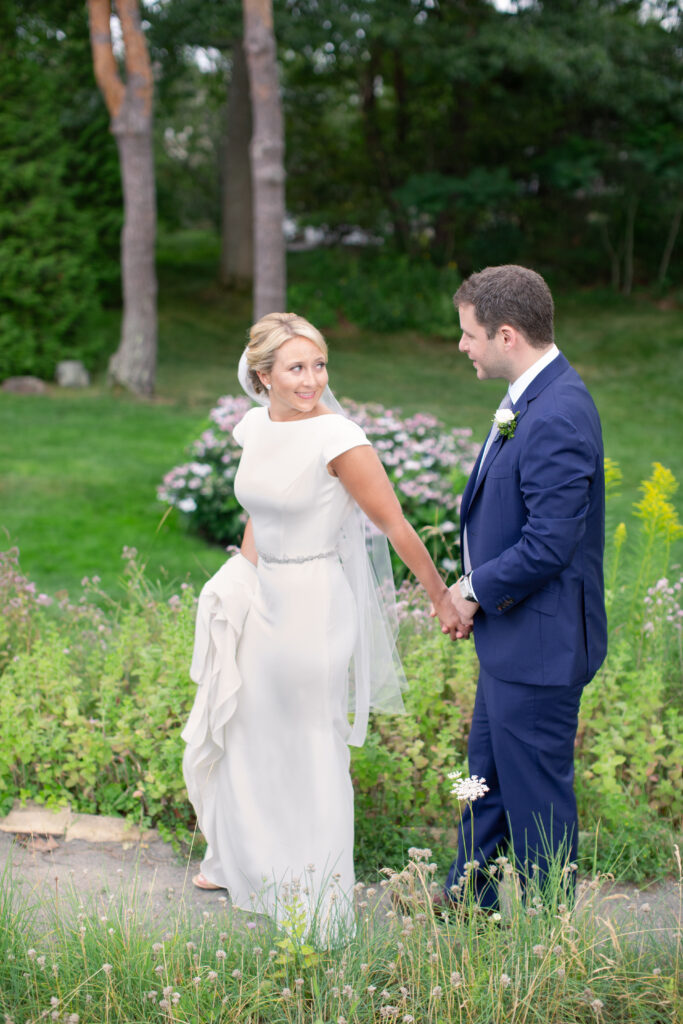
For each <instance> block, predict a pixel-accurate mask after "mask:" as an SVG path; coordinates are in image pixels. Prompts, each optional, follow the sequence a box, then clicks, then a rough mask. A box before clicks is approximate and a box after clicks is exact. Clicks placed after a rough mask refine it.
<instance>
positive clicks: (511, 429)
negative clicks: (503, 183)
mask: <svg viewBox="0 0 683 1024" xmlns="http://www.w3.org/2000/svg"><path fill="white" fill-rule="evenodd" d="M518 416H519V413H518V412H513V411H512V409H496V412H495V415H494V417H493V422H494V423H495V424H496V426H497V427H498V433H499V434H500V435H501V437H506V438H508V440H510V441H511V440H512V438H513V437H514V436H515V430H516V429H517V417H518Z"/></svg>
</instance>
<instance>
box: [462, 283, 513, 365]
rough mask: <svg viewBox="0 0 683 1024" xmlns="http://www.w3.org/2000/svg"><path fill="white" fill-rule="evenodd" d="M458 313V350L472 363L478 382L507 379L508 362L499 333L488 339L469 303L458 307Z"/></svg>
mask: <svg viewBox="0 0 683 1024" xmlns="http://www.w3.org/2000/svg"><path fill="white" fill-rule="evenodd" d="M458 313H459V314H460V329H461V330H462V337H461V339H460V344H459V345H458V348H459V349H460V351H461V352H464V353H465V355H466V356H467V357H468V358H469V359H470V360H471V361H472V365H473V366H474V368H475V370H476V371H477V377H478V378H479V380H492V379H493V378H496V377H507V369H508V367H507V362H508V361H507V358H506V353H505V349H504V342H503V336H502V334H501V332H500V331H496V333H495V334H494V336H493V337H492V338H489V337H488V336H487V334H486V328H485V327H484V326H483V325H482V324H480V323H479V321H478V320H477V317H476V315H475V312H474V306H473V305H472V304H471V303H469V302H467V303H465V304H464V305H462V306H458Z"/></svg>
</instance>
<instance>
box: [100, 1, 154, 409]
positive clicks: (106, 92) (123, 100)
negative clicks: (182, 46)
mask: <svg viewBox="0 0 683 1024" xmlns="http://www.w3.org/2000/svg"><path fill="white" fill-rule="evenodd" d="M115 3H116V12H117V14H118V16H119V20H120V22H121V30H122V33H123V42H124V47H125V67H126V81H125V83H124V82H123V81H122V80H121V76H120V74H119V69H118V65H117V62H116V58H115V56H114V53H113V50H112V43H111V31H110V17H111V6H110V0H88V12H89V17H90V42H91V48H92V55H93V66H94V71H95V79H96V81H97V84H98V86H99V88H100V91H101V92H102V95H103V96H104V100H105V103H106V104H107V109H108V111H109V116H110V118H111V131H112V134H113V135H114V137H115V139H116V144H117V147H118V151H119V162H120V165H121V180H122V186H123V204H124V217H123V231H122V234H121V276H122V281H123V321H122V325H121V339H120V343H119V347H118V349H117V350H116V352H115V353H114V355H113V356H112V357H111V359H110V361H109V378H110V381H112V382H113V383H116V384H120V385H122V386H123V387H125V388H127V389H128V390H130V391H133V392H135V393H136V394H141V395H149V394H151V393H152V392H153V391H154V382H155V377H156V357H157V280H156V267H155V262H154V246H155V240H156V194H155V181H154V153H153V146H152V100H153V94H154V82H153V79H152V67H151V64H150V60H149V53H148V50H147V43H146V41H145V36H144V33H143V31H142V26H141V24H140V8H139V0H115Z"/></svg>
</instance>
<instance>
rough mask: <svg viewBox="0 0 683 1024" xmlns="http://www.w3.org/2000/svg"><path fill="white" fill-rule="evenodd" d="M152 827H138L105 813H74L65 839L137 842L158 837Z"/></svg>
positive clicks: (148, 840) (69, 840) (93, 841)
mask: <svg viewBox="0 0 683 1024" xmlns="http://www.w3.org/2000/svg"><path fill="white" fill-rule="evenodd" d="M158 838H159V837H158V834H157V833H156V832H155V831H154V829H140V828H138V827H137V825H132V824H131V823H130V822H128V821H125V820H124V819H123V818H116V817H114V816H113V815H106V814H74V815H72V816H71V820H70V822H69V824H68V825H67V829H66V841H67V843H70V842H72V840H74V839H83V840H85V841H86V842H88V843H139V842H142V841H144V842H150V841H151V840H154V839H158Z"/></svg>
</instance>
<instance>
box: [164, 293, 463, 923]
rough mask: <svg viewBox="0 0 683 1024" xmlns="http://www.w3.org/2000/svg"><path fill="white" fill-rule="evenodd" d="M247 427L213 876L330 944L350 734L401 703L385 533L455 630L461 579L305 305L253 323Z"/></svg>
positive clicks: (191, 778)
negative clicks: (370, 434) (356, 412)
mask: <svg viewBox="0 0 683 1024" xmlns="http://www.w3.org/2000/svg"><path fill="white" fill-rule="evenodd" d="M239 376H240V382H241V383H242V386H243V387H244V388H245V390H246V391H247V393H248V394H249V395H250V396H251V397H252V398H254V399H255V400H256V401H257V402H259V403H260V404H259V407H255V408H252V409H250V411H249V412H248V413H247V414H246V415H245V416H244V418H243V419H242V420H241V422H240V423H238V425H237V426H236V427H235V430H234V437H235V439H236V441H237V442H238V443H239V444H240V445H241V446H242V449H243V451H242V457H241V460H240V464H239V468H238V471H237V475H236V477H235V495H236V497H237V498H238V500H239V502H240V504H241V505H242V506H243V507H244V508H245V509H246V511H247V512H248V514H249V520H248V522H247V525H246V528H245V531H244V539H243V542H242V548H241V554H239V555H236V556H235V557H234V558H231V559H230V560H229V561H228V562H226V564H225V565H224V566H223V567H222V569H220V570H219V572H218V573H217V574H216V575H215V576H214V577H213V578H212V579H211V580H209V581H208V583H207V584H206V585H205V586H204V588H203V590H202V593H201V596H200V600H199V607H198V615H197V626H196V636H195V650H194V655H193V660H192V667H191V676H192V678H193V679H194V680H195V682H197V683H198V684H199V686H198V690H197V696H196V700H195V704H194V706H193V709H192V713H191V715H190V719H189V721H188V724H187V726H186V728H185V730H184V732H183V739H184V740H185V741H186V743H187V747H186V750H185V756H184V760H183V771H184V775H185V782H186V785H187V789H188V793H189V796H190V800H191V801H192V804H193V806H194V808H195V811H196V813H197V819H198V822H199V827H200V828H201V831H202V833H203V834H204V837H205V839H206V841H207V844H208V845H207V851H206V856H205V857H204V860H203V861H202V865H201V872H200V874H198V875H196V876H195V878H194V879H193V881H194V883H195V885H197V886H199V887H200V888H205V889H211V888H226V889H228V890H229V893H230V897H231V900H232V904H233V906H235V907H240V908H243V909H246V910H252V911H255V912H263V913H267V914H269V915H271V916H273V917H274V918H276V919H277V920H278V922H279V923H280V924H283V925H284V926H285V927H287V926H290V927H295V926H296V924H297V922H298V923H299V924H301V922H303V923H304V926H305V927H306V928H311V930H312V931H313V933H314V934H315V935H316V936H318V937H322V938H323V939H324V940H327V941H330V940H331V939H332V938H333V937H334V935H336V934H340V933H341V931H343V930H344V929H346V930H347V931H348V929H349V928H352V926H353V924H352V922H353V904H352V897H353V886H354V870H353V859H352V858H353V789H352V784H351V778H350V774H349V760H350V756H349V747H348V745H349V744H355V745H362V743H363V741H364V738H365V732H366V726H367V720H368V714H369V711H370V708H371V707H372V708H376V709H380V710H384V711H394V712H395V711H401V710H402V701H401V692H400V691H401V683H402V682H404V677H403V673H402V669H401V666H400V662H399V661H398V658H397V656H396V652H395V648H394V638H395V620H394V617H393V612H394V606H393V599H394V593H393V579H392V577H391V567H390V563H389V559H388V549H387V547H386V540H385V537H388V538H389V540H390V541H391V544H392V545H393V547H394V549H395V551H396V552H397V553H398V554H399V556H400V557H401V558H402V559H403V561H404V562H405V564H406V565H407V566H408V568H409V569H410V570H411V571H412V572H413V573H414V574H415V576H416V577H417V579H418V580H419V581H420V583H421V584H422V586H423V587H424V588H425V590H426V591H427V594H428V596H429V598H430V600H431V602H432V605H433V607H434V609H435V611H436V614H437V615H438V617H439V620H440V622H441V628H442V630H443V632H444V633H448V634H449V635H450V636H451V637H452V638H455V637H457V636H461V635H463V634H462V632H461V628H460V623H459V621H458V617H457V614H456V612H455V609H454V607H453V606H452V604H451V599H450V595H449V592H448V588H447V587H446V585H445V583H444V582H443V580H442V579H441V577H440V575H439V573H438V572H437V570H436V568H435V566H434V564H433V562H432V560H431V558H430V557H429V554H428V553H427V550H426V548H425V546H424V545H423V543H422V542H421V540H420V539H419V537H418V536H417V534H416V532H415V530H414V529H413V528H412V526H410V524H409V523H408V522H407V521H406V519H405V518H404V516H403V513H402V511H401V507H400V505H399V502H398V499H397V498H396V495H395V494H394V491H393V489H392V486H391V484H390V482H389V479H388V477H387V475H386V473H385V471H384V468H383V467H382V464H381V462H380V461H379V458H378V456H377V454H376V453H375V451H374V449H373V448H372V447H371V446H370V443H369V441H368V440H367V437H366V436H365V434H364V432H363V431H362V430H361V428H360V427H359V426H357V425H356V424H355V423H353V422H352V421H351V420H349V419H348V418H347V417H346V416H345V415H344V414H343V412H342V410H341V407H340V406H339V405H338V404H337V403H336V401H335V399H334V396H333V395H332V393H331V391H330V389H329V388H328V385H327V379H328V378H327V346H326V344H325V341H324V339H323V337H322V335H321V334H320V332H319V331H318V330H317V329H316V328H315V327H314V326H313V325H312V324H310V323H309V322H308V321H307V320H305V319H304V318H303V317H299V316H296V315H295V314H293V313H271V314H269V315H268V316H265V317H262V319H260V320H259V321H258V323H256V324H255V325H254V326H253V327H252V328H251V331H250V341H249V344H248V346H247V348H246V351H245V354H244V356H243V357H242V360H241V363H240V374H239Z"/></svg>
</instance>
